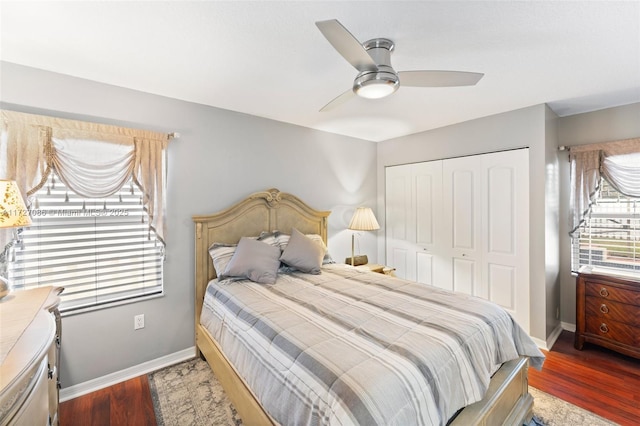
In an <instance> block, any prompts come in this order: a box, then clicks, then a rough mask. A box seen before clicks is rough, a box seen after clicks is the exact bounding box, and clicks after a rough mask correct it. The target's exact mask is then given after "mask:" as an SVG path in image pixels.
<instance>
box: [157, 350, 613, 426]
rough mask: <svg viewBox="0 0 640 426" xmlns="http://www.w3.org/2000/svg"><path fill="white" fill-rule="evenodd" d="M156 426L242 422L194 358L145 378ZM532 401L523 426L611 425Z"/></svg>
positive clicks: (545, 397) (548, 399)
mask: <svg viewBox="0 0 640 426" xmlns="http://www.w3.org/2000/svg"><path fill="white" fill-rule="evenodd" d="M149 385H150V387H151V397H152V399H153V407H154V410H155V414H156V420H157V422H158V425H159V426H185V425H193V426H199V425H202V426H212V425H215V426H240V425H242V419H240V417H239V416H238V413H237V412H236V410H235V408H233V405H232V404H231V402H230V401H229V399H228V398H227V396H226V394H225V392H224V390H223V389H222V386H220V383H219V382H218V380H217V379H216V378H215V376H214V375H213V372H212V371H211V368H209V365H208V364H207V363H206V362H205V361H202V360H201V359H200V358H194V359H192V360H189V361H185V362H183V363H180V364H176V365H173V366H171V367H167V368H164V369H162V370H158V371H156V372H153V373H151V374H149ZM529 391H530V393H531V395H532V396H533V397H534V399H535V403H534V407H533V414H534V418H533V420H532V421H531V423H529V425H527V426H566V425H581V426H609V425H615V423H612V422H610V421H608V420H605V419H603V418H601V417H598V416H596V415H595V414H593V413H591V412H589V411H586V410H583V409H582V408H580V407H576V406H575V405H572V404H570V403H568V402H566V401H563V400H561V399H559V398H556V397H554V396H552V395H549V394H547V393H544V392H542V391H540V390H538V389H535V388H532V387H529Z"/></svg>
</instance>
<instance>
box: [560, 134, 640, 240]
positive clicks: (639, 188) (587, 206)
mask: <svg viewBox="0 0 640 426" xmlns="http://www.w3.org/2000/svg"><path fill="white" fill-rule="evenodd" d="M569 159H570V161H571V206H570V210H571V224H570V226H571V232H570V234H573V233H574V232H575V231H576V230H577V229H578V228H579V227H580V225H581V224H582V223H583V222H584V220H585V218H586V217H587V215H588V214H589V212H590V211H591V204H592V203H593V202H594V201H595V197H596V195H597V192H598V189H599V184H600V179H601V178H604V179H606V180H607V182H609V184H610V185H611V186H612V187H613V188H615V189H616V190H617V191H618V192H620V193H622V194H624V195H627V196H630V197H640V139H626V140H622V141H615V142H607V143H601V144H591V145H577V146H573V147H571V151H570V156H569Z"/></svg>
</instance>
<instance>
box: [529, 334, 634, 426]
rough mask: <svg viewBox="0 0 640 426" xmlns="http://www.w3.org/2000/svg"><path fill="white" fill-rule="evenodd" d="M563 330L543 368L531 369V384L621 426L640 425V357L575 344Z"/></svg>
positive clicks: (571, 336) (571, 337)
mask: <svg viewBox="0 0 640 426" xmlns="http://www.w3.org/2000/svg"><path fill="white" fill-rule="evenodd" d="M573 338H574V334H573V333H570V332H568V331H563V332H562V334H561V335H560V337H559V338H558V341H557V342H556V343H555V344H554V345H553V348H551V350H550V351H549V352H546V353H545V354H546V355H547V359H546V360H545V362H544V366H543V367H542V371H537V370H535V369H533V368H530V369H529V384H530V385H531V386H533V387H534V388H537V389H540V390H541V391H544V392H547V393H549V394H551V395H554V396H557V397H558V398H561V399H563V400H565V401H568V402H570V403H572V404H574V405H577V406H579V407H582V408H585V409H587V410H589V411H591V412H593V413H596V414H598V415H600V416H602V417H604V418H607V419H609V420H611V421H614V422H616V423H619V424H620V425H625V426H626V425H634V426H635V425H638V424H640V360H638V359H635V358H631V357H627V356H624V355H620V354H618V353H616V352H613V351H610V350H608V349H605V348H600V347H599V346H596V345H590V344H588V343H585V347H584V349H583V350H582V351H578V350H576V349H574V347H573Z"/></svg>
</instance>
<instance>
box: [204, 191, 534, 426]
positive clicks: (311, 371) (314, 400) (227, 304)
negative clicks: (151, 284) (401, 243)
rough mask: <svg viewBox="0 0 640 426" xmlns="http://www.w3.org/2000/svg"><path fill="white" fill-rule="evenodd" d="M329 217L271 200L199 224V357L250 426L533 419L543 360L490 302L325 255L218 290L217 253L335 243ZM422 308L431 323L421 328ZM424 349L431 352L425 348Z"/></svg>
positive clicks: (250, 202) (279, 196) (271, 194)
mask: <svg viewBox="0 0 640 426" xmlns="http://www.w3.org/2000/svg"><path fill="white" fill-rule="evenodd" d="M329 214H330V212H328V211H318V210H315V209H313V208H311V207H310V206H308V205H307V204H306V203H304V202H303V201H302V200H300V199H299V198H297V197H295V196H294V195H291V194H287V193H283V192H280V191H279V190H277V189H269V190H267V191H263V192H258V193H254V194H252V195H250V196H249V197H247V198H246V199H245V200H243V201H241V202H239V203H237V204H235V205H233V206H232V207H230V208H228V209H226V210H224V211H221V212H219V213H216V214H213V215H206V216H194V217H193V221H194V224H195V257H196V262H195V339H196V347H197V350H198V352H199V354H200V355H201V356H202V357H203V358H204V359H206V361H207V362H208V363H209V365H210V366H211V368H212V370H213V372H214V374H215V375H216V377H217V378H218V380H219V381H220V383H221V384H222V386H223V388H224V389H225V391H226V392H227V394H228V396H229V398H230V400H231V401H232V403H233V404H234V406H235V407H236V409H237V411H238V414H239V415H240V417H241V418H242V419H243V422H244V423H245V424H248V425H275V424H367V425H369V424H399V425H400V424H451V425H465V426H466V425H474V424H480V425H497V424H509V425H517V424H523V423H525V422H528V421H529V420H530V419H531V416H532V412H531V409H532V405H533V399H532V397H531V395H530V394H529V392H528V382H527V369H528V365H529V363H530V362H532V363H533V364H534V365H535V366H540V365H541V363H542V360H543V355H542V353H541V352H540V351H539V350H538V349H537V347H536V346H535V344H534V343H533V341H531V339H530V338H529V337H528V336H526V335H525V333H524V332H522V330H521V329H520V328H519V327H518V326H517V325H516V324H515V323H514V322H513V320H512V319H511V317H509V315H508V314H507V313H506V312H503V311H502V310H501V309H498V310H497V311H502V312H503V313H501V312H497V313H496V312H494V308H495V305H492V304H490V303H489V302H486V301H481V300H480V299H477V298H472V297H469V296H462V295H455V294H453V293H449V292H445V291H441V290H437V289H433V288H428V287H426V286H424V285H421V284H417V283H411V282H408V281H404V280H401V279H398V278H395V277H391V276H388V275H384V274H378V273H375V272H365V271H362V270H360V269H357V268H353V267H350V266H347V265H340V264H333V263H331V262H330V258H329V256H325V257H324V258H323V262H322V267H321V273H320V274H309V273H305V272H300V271H295V270H292V269H291V268H288V269H287V268H285V269H281V270H280V272H281V273H278V274H277V281H276V282H275V284H260V283H256V282H253V281H251V280H247V279H244V280H238V279H233V278H232V279H223V280H219V279H217V275H216V268H215V267H214V262H213V260H212V256H211V254H210V251H209V250H210V248H211V247H212V246H213V245H214V243H215V244H216V247H217V246H229V247H239V242H240V243H245V242H246V240H247V239H246V238H243V237H253V238H254V239H255V238H256V237H258V236H260V235H263V236H264V235H266V236H267V239H269V235H271V236H273V235H277V234H278V233H274V232H273V231H274V230H278V231H279V233H282V234H291V243H293V241H294V240H293V239H294V235H293V233H296V234H298V233H299V234H301V235H305V236H314V237H315V238H316V239H320V240H322V241H323V242H324V244H326V242H327V221H328V216H329ZM296 238H298V237H296ZM302 238H303V239H304V237H302ZM296 241H298V240H296ZM264 242H265V243H268V241H267V240H265V241H264ZM291 243H290V246H293V245H294V244H291ZM247 244H248V243H247ZM251 244H253V243H251ZM261 244H262V243H261ZM305 244H306V242H305ZM261 247H262V246H261ZM285 247H286V246H285ZM278 249H279V250H281V249H282V246H280V247H279V248H278ZM233 250H235V249H233ZM291 251H292V250H291V248H290V250H289V253H291ZM283 253H284V252H283ZM321 257H322V256H321ZM216 266H219V265H216ZM223 278H226V277H223ZM364 305H366V306H367V308H366V309H365V308H364ZM467 306H468V307H467ZM429 309H433V310H431V311H429ZM465 309H468V311H465ZM369 310H371V311H369ZM423 311H424V312H427V311H428V312H430V313H429V314H426V317H424V318H421V317H419V315H422V312H423ZM503 314H504V315H506V317H504V315H503ZM494 316H495V318H494ZM234 324H235V326H234ZM234 327H235V328H234ZM402 327H404V328H402ZM453 329H455V330H456V331H455V332H452V331H451V330H453ZM265 330H266V331H265ZM460 330H462V331H460ZM296 333H297V334H296ZM332 333H334V334H332ZM488 335H491V336H493V337H491V338H489V337H487V336H488ZM461 336H463V337H461ZM464 336H466V337H464ZM420 339H423V340H426V341H428V342H435V346H433V347H429V349H428V350H424V349H421V347H420V346H419V345H418V343H417V342H418V341H419V340H420ZM494 339H495V341H494ZM454 341H456V342H454ZM484 341H486V342H487V343H483V342H484ZM452 342H453V343H452ZM420 344H422V343H420ZM429 344H431V343H429ZM238 345H240V346H238ZM243 345H244V346H243ZM456 345H457V346H456ZM474 345H480V346H474ZM483 345H484V346H483ZM443 348H444V349H443ZM451 348H455V349H451ZM347 351H349V352H347ZM351 351H353V352H351ZM334 354H335V355H336V356H335V357H334V358H332V356H334ZM387 357H389V358H387ZM453 359H455V360H456V362H452V360H453ZM294 361H296V362H294ZM443 366H446V368H445V367H443ZM449 376H451V377H449ZM465 401H466V402H469V403H466V402H465Z"/></svg>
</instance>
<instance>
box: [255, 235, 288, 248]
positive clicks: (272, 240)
mask: <svg viewBox="0 0 640 426" xmlns="http://www.w3.org/2000/svg"><path fill="white" fill-rule="evenodd" d="M280 235H281V233H280V231H273V232H266V231H263V232H261V233H260V236H259V237H258V241H262V242H263V243H266V244H269V245H270V246H274V247H278V248H279V249H280V251H282V250H283V248H284V247H281V240H280V239H279V237H280Z"/></svg>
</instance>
